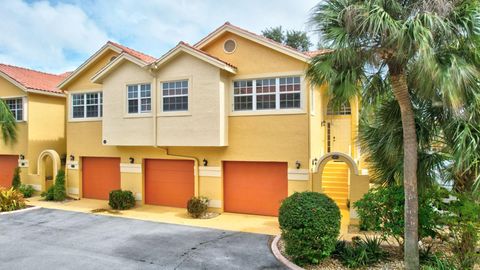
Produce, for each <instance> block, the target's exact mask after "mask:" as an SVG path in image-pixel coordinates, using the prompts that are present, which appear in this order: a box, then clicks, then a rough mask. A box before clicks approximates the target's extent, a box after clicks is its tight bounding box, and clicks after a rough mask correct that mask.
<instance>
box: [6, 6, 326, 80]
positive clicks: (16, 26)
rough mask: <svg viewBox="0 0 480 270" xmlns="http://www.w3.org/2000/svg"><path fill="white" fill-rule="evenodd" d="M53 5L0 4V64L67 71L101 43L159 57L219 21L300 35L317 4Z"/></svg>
mask: <svg viewBox="0 0 480 270" xmlns="http://www.w3.org/2000/svg"><path fill="white" fill-rule="evenodd" d="M52 1H53V0H52ZM55 1H56V2H55V3H50V2H45V1H43V2H34V3H32V4H27V3H25V2H22V1H20V0H16V1H4V2H2V5H0V18H2V23H1V24H0V33H2V34H1V35H0V62H8V63H12V64H16V65H23V66H28V67H32V68H39V69H42V70H46V71H55V72H57V71H63V70H71V69H74V68H75V67H77V66H78V65H79V64H80V63H81V62H82V61H83V60H85V59H86V58H87V57H88V56H89V55H91V54H92V53H93V52H94V51H96V50H98V49H99V48H100V47H101V46H102V45H103V44H104V43H105V41H106V40H107V37H110V39H112V40H114V41H118V42H120V43H123V44H125V45H127V46H130V47H132V48H134V49H136V50H139V51H143V52H145V53H148V54H151V55H152V56H155V57H159V56H161V55H162V54H163V53H165V52H166V51H167V50H169V49H170V48H172V47H173V46H174V45H176V44H177V43H178V42H179V41H181V40H183V41H186V42H188V43H190V44H194V43H196V42H197V41H199V40H200V39H201V38H202V37H204V36H205V35H207V34H208V33H209V32H211V31H212V30H214V29H215V28H217V27H219V26H220V25H222V24H223V23H224V22H225V21H230V22H231V23H233V24H235V25H238V26H240V27H243V28H246V29H248V30H250V31H253V32H256V33H260V32H261V30H263V29H265V28H267V27H272V26H277V25H281V26H283V27H284V28H285V29H300V30H306V29H307V28H306V22H307V20H308V15H309V11H310V9H311V8H312V7H313V6H314V5H315V4H316V3H317V2H318V1H319V0H300V1H291V0H277V1H257V0H243V1H230V0H224V1H218V0H203V1H192V0H176V1H170V0H168V1H167V0H163V1H143V0H142V1H131V0H103V1H94V0H66V1H68V2H62V1H59V0H55ZM311 36H313V35H311ZM314 40H316V38H314Z"/></svg>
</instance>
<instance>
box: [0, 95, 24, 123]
mask: <svg viewBox="0 0 480 270" xmlns="http://www.w3.org/2000/svg"><path fill="white" fill-rule="evenodd" d="M8 99H22V110H23V113H22V120H17V119H15V122H17V123H23V122H27V120H28V119H27V118H28V117H27V116H28V106H27V105H28V100H27V96H6V97H2V100H4V101H5V100H8ZM7 107H8V105H7Z"/></svg>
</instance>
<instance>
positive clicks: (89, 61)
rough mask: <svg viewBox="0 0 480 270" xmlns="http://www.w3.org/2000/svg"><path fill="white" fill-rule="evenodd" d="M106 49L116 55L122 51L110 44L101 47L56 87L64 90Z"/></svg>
mask: <svg viewBox="0 0 480 270" xmlns="http://www.w3.org/2000/svg"><path fill="white" fill-rule="evenodd" d="M108 49H110V50H113V51H115V52H117V53H121V52H122V50H121V49H120V48H117V47H115V46H113V45H112V44H110V43H107V44H105V45H103V46H102V47H101V48H100V49H99V50H98V51H96V52H95V53H94V54H93V55H92V56H90V57H89V58H88V59H87V60H86V61H85V62H83V63H82V64H81V65H80V66H79V67H78V68H77V69H75V70H74V71H73V72H72V73H71V74H70V75H68V76H67V77H66V78H65V79H64V80H63V81H62V82H61V83H60V84H59V85H58V86H57V87H58V88H59V89H62V90H64V88H65V87H67V86H68V84H69V83H70V82H71V81H72V80H73V79H75V77H77V75H79V74H80V73H82V71H84V70H85V69H86V68H87V67H88V66H89V65H90V64H91V63H93V62H95V60H97V59H98V58H100V57H101V56H102V55H103V54H104V53H105V52H106V51H107V50H108Z"/></svg>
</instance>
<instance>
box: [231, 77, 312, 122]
mask: <svg viewBox="0 0 480 270" xmlns="http://www.w3.org/2000/svg"><path fill="white" fill-rule="evenodd" d="M296 77H297V78H299V80H300V82H299V85H300V90H298V91H297V90H293V91H284V92H280V79H281V78H293V79H295V78H296ZM270 79H275V92H274V93H273V92H270V93H257V80H270ZM241 81H247V82H248V81H251V82H252V89H253V91H252V93H251V94H235V82H241ZM302 82H303V79H302V76H300V75H285V76H272V77H264V78H254V79H238V80H234V81H233V82H232V109H231V111H232V112H233V113H238V114H242V113H262V112H267V113H268V112H288V111H302V110H303V109H304V104H303V103H304V101H305V97H304V94H303V92H302V89H303V87H302ZM297 93H298V94H300V104H299V105H300V106H299V107H297V108H295V107H293V108H280V95H281V94H297ZM273 94H275V108H269V109H257V95H258V96H260V95H273ZM241 96H252V109H250V110H249V109H244V110H236V109H235V97H241Z"/></svg>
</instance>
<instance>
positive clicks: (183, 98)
mask: <svg viewBox="0 0 480 270" xmlns="http://www.w3.org/2000/svg"><path fill="white" fill-rule="evenodd" d="M162 93H163V111H164V112H177V111H188V80H181V81H171V82H164V83H162Z"/></svg>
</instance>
